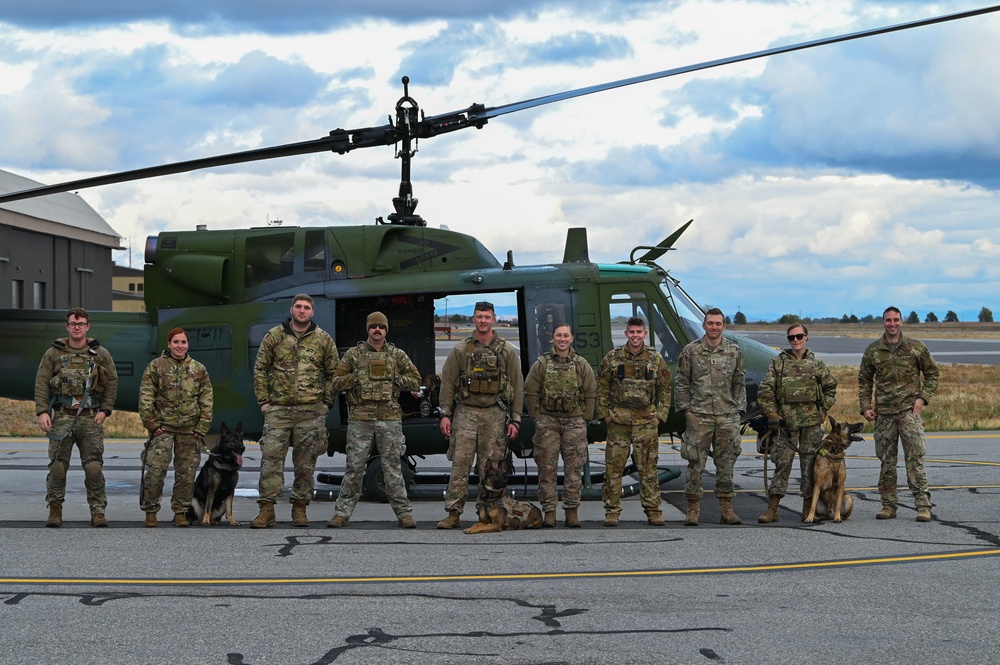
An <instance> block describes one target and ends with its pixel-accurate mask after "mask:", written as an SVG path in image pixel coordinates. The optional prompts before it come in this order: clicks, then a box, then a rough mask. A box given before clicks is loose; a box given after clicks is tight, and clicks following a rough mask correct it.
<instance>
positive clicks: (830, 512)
mask: <svg viewBox="0 0 1000 665" xmlns="http://www.w3.org/2000/svg"><path fill="white" fill-rule="evenodd" d="M862 428H864V424H863V423H838V422H837V421H836V420H834V419H833V416H830V433H829V434H827V435H826V436H825V437H823V442H822V443H821V444H820V449H819V452H818V453H816V461H815V462H814V463H813V495H812V506H811V507H810V509H809V514H808V515H806V517H805V519H804V520H803V521H804V522H809V523H812V522H815V521H816V517H817V516H819V517H821V518H823V517H826V518H829V517H832V518H833V521H834V522H842V521H844V520H846V519H847V518H848V517H850V516H851V513H852V512H854V499H853V498H852V497H851V495H850V494H847V492H846V490H845V488H846V486H847V485H846V483H847V464H846V463H845V462H844V456H845V454H846V451H847V448H848V446H850V445H851V443H853V442H854V441H862V440H863V439H862V438H861V437H860V436H858V432H860V431H861V430H862Z"/></svg>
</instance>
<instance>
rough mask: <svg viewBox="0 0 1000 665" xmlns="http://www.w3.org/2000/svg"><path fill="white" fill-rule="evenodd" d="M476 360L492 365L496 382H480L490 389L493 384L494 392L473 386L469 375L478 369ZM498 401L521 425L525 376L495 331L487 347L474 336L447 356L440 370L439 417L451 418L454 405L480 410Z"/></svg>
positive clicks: (510, 350) (460, 343) (518, 363)
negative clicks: (489, 386) (487, 385)
mask: <svg viewBox="0 0 1000 665" xmlns="http://www.w3.org/2000/svg"><path fill="white" fill-rule="evenodd" d="M476 358H480V359H482V360H484V361H485V362H487V363H488V364H493V363H494V362H495V364H496V367H494V368H492V371H493V372H495V374H496V377H497V378H498V381H493V380H492V377H491V378H490V380H488V381H486V382H482V381H480V383H486V384H489V385H491V386H492V385H493V384H494V383H495V384H496V386H495V391H490V390H489V389H487V388H477V387H476V386H475V382H474V380H473V377H472V374H474V373H475V372H477V371H478V369H479V368H477V367H476V366H475V364H474V363H475V360H476ZM477 390H478V391H479V392H477ZM498 400H499V401H501V402H503V404H504V406H506V407H507V408H509V409H510V417H511V420H513V421H514V422H521V409H522V408H523V406H524V377H523V376H522V375H521V361H520V360H519V359H518V356H517V351H515V350H514V347H512V346H511V345H510V344H508V343H507V342H505V341H504V340H503V339H501V338H500V336H499V335H497V334H496V333H495V332H494V333H493V339H492V340H490V343H489V344H483V343H482V342H480V341H479V340H478V339H476V337H475V336H472V337H469V338H467V339H466V340H465V341H463V342H459V343H458V344H457V345H456V346H455V348H454V349H452V350H451V353H450V354H448V359H447V360H445V362H444V368H443V369H442V370H441V416H442V417H448V418H450V417H451V416H452V414H453V413H454V412H455V405H457V404H462V405H465V406H475V407H480V408H482V407H487V406H492V405H494V404H496V403H497V401H498Z"/></svg>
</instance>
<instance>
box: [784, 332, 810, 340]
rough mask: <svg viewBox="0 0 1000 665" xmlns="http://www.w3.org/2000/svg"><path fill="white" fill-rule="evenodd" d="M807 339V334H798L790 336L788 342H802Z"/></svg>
mask: <svg viewBox="0 0 1000 665" xmlns="http://www.w3.org/2000/svg"><path fill="white" fill-rule="evenodd" d="M805 338H806V335H805V333H796V334H794V335H789V336H788V341H789V342H801V341H802V340H804V339H805Z"/></svg>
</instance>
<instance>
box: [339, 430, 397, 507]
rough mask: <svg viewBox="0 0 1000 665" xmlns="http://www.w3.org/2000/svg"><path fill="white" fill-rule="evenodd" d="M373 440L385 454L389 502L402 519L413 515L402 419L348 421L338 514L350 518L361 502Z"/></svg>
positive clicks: (380, 451)
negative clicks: (405, 477)
mask: <svg viewBox="0 0 1000 665" xmlns="http://www.w3.org/2000/svg"><path fill="white" fill-rule="evenodd" d="M373 441H374V443H375V447H376V449H377V450H378V454H379V455H380V456H381V457H382V474H383V475H384V477H385V494H386V496H388V497H389V505H391V506H392V510H393V512H395V513H396V517H398V518H399V519H403V518H404V517H406V516H407V515H413V508H411V507H410V500H409V498H407V496H406V484H405V483H404V482H403V471H402V461H401V458H402V457H403V453H405V452H406V439H405V438H404V437H403V423H402V422H401V421H399V420H351V421H350V422H348V423H347V450H346V452H347V470H346V471H345V472H344V480H343V481H341V483H340V494H339V495H338V496H337V507H336V509H335V514H337V515H342V516H344V517H350V516H351V514H352V513H353V512H354V508H355V506H357V505H358V500H359V499H360V498H361V484H362V483H361V481H362V480H363V479H364V477H365V463H366V462H367V461H368V454H369V453H370V452H371V450H372V442H373Z"/></svg>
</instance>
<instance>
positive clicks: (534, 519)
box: [465, 460, 542, 533]
mask: <svg viewBox="0 0 1000 665" xmlns="http://www.w3.org/2000/svg"><path fill="white" fill-rule="evenodd" d="M483 470H484V471H485V472H486V475H485V477H484V478H483V484H482V488H483V489H482V496H480V500H479V503H480V508H479V521H478V522H476V523H475V524H473V525H472V526H470V527H469V528H468V529H466V530H465V532H466V533H497V532H498V531H505V530H507V529H537V528H538V527H540V526H541V525H542V511H541V510H539V508H538V506H535V505H532V504H530V503H527V502H525V501H515V500H514V499H512V498H510V497H509V496H507V465H506V464H505V463H504V462H501V463H500V464H498V465H497V466H493V460H486V464H485V465H484V468H483Z"/></svg>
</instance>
